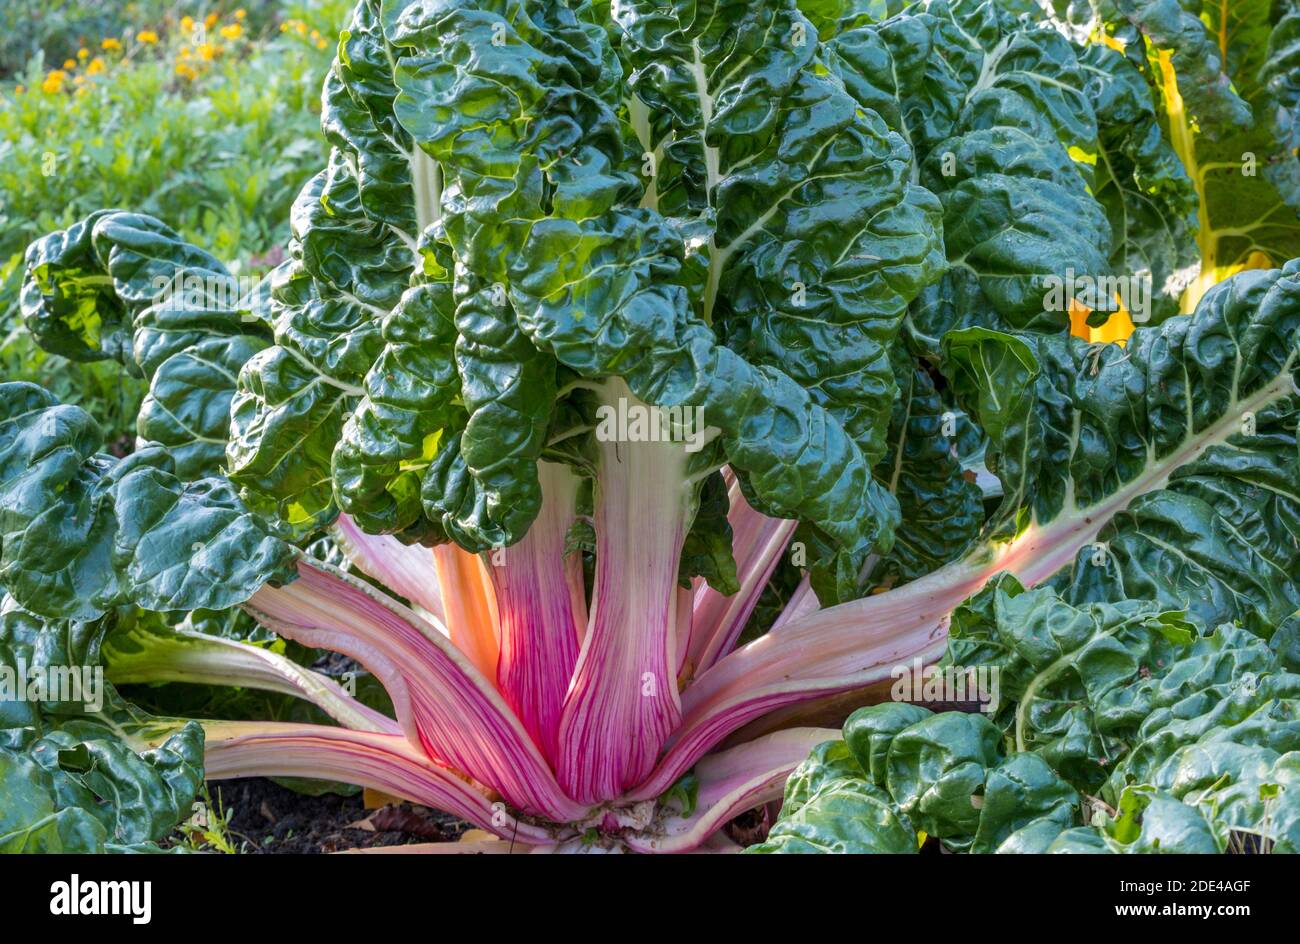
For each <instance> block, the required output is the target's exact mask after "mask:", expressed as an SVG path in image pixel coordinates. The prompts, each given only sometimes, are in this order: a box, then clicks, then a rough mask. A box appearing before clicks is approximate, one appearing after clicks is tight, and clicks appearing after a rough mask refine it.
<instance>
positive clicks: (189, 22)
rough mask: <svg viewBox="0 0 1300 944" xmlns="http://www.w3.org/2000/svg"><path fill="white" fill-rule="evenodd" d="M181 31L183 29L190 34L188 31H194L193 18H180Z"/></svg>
mask: <svg viewBox="0 0 1300 944" xmlns="http://www.w3.org/2000/svg"><path fill="white" fill-rule="evenodd" d="M181 29H183V30H184V31H185V32H187V33H188V32H190V30H192V29H194V17H192V16H183V17H181Z"/></svg>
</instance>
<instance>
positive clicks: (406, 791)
mask: <svg viewBox="0 0 1300 944" xmlns="http://www.w3.org/2000/svg"><path fill="white" fill-rule="evenodd" d="M203 729H204V735H205V738H206V746H205V751H204V757H205V764H206V776H207V778H208V779H209V780H226V779H230V778H232V777H307V778H312V779H318V780H342V781H346V782H348V783H355V784H357V785H359V786H363V787H369V788H371V789H374V790H380V791H382V792H384V793H388V794H391V795H393V796H397V797H401V798H403V799H407V800H411V801H413V802H415V803H422V804H424V805H426V806H432V807H436V808H438V809H440V810H446V811H447V812H448V813H452V814H454V815H456V816H459V817H461V818H462V819H466V820H469V821H470V822H472V823H475V824H477V825H479V826H482V827H483V828H484V829H492V830H494V831H496V832H497V833H499V834H503V835H506V836H512V835H513V836H515V837H517V838H518V839H519V840H520V841H521V842H525V843H539V842H552V841H554V839H555V837H554V835H553V834H552V833H551V832H549V831H548V830H545V829H542V828H541V827H537V826H533V825H532V824H529V823H526V822H523V821H520V820H517V819H516V818H515V817H514V816H513V815H512V814H511V813H510V812H509V811H508V810H507V809H506V807H505V804H502V803H498V802H495V800H494V798H493V796H492V794H491V792H490V791H489V790H487V789H486V788H484V787H483V786H482V785H481V784H476V783H474V782H473V781H471V780H470V779H469V778H467V777H465V776H464V775H463V774H458V773H456V772H455V771H452V770H448V769H446V768H444V767H439V766H438V765H437V764H435V763H433V762H432V761H431V760H430V759H429V758H428V756H427V755H425V754H424V753H423V752H422V751H421V750H420V749H419V747H418V746H414V745H412V744H411V743H410V742H409V741H407V740H406V739H405V738H403V737H401V736H399V735H392V734H376V733H372V732H366V731H349V730H347V729H345V728H330V727H325V726H323V725H312V724H283V723H277V722H247V721H209V722H205V723H204V725H203Z"/></svg>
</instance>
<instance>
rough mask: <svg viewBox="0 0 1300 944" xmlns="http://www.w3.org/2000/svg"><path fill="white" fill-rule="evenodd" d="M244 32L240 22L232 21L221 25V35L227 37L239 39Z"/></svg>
mask: <svg viewBox="0 0 1300 944" xmlns="http://www.w3.org/2000/svg"><path fill="white" fill-rule="evenodd" d="M243 33H244V28H243V27H242V26H240V25H239V24H238V23H231V24H230V25H229V26H223V27H221V35H222V36H224V37H225V38H226V39H239V37H240V36H242V35H243Z"/></svg>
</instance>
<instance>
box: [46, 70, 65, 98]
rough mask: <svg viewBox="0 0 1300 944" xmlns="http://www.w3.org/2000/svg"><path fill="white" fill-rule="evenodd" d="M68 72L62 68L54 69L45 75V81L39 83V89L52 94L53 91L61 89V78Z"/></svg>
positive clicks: (60, 90)
mask: <svg viewBox="0 0 1300 944" xmlns="http://www.w3.org/2000/svg"><path fill="white" fill-rule="evenodd" d="M67 77H68V74H67V73H66V72H64V71H63V70H62V69H55V70H54V71H53V72H50V73H49V74H48V75H46V76H45V81H44V82H42V83H41V91H42V92H47V93H49V94H50V95H53V94H54V93H55V92H62V91H63V80H64V79H66V78H67Z"/></svg>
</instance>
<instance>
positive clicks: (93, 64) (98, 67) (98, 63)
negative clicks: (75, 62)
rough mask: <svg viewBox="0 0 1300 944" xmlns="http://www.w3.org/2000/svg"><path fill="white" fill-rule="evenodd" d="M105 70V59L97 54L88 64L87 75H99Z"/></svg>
mask: <svg viewBox="0 0 1300 944" xmlns="http://www.w3.org/2000/svg"><path fill="white" fill-rule="evenodd" d="M103 71H104V60H103V59H101V58H99V56H96V57H95V58H94V59H91V60H90V65H88V66H86V75H99V74H100V73H101V72H103Z"/></svg>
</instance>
